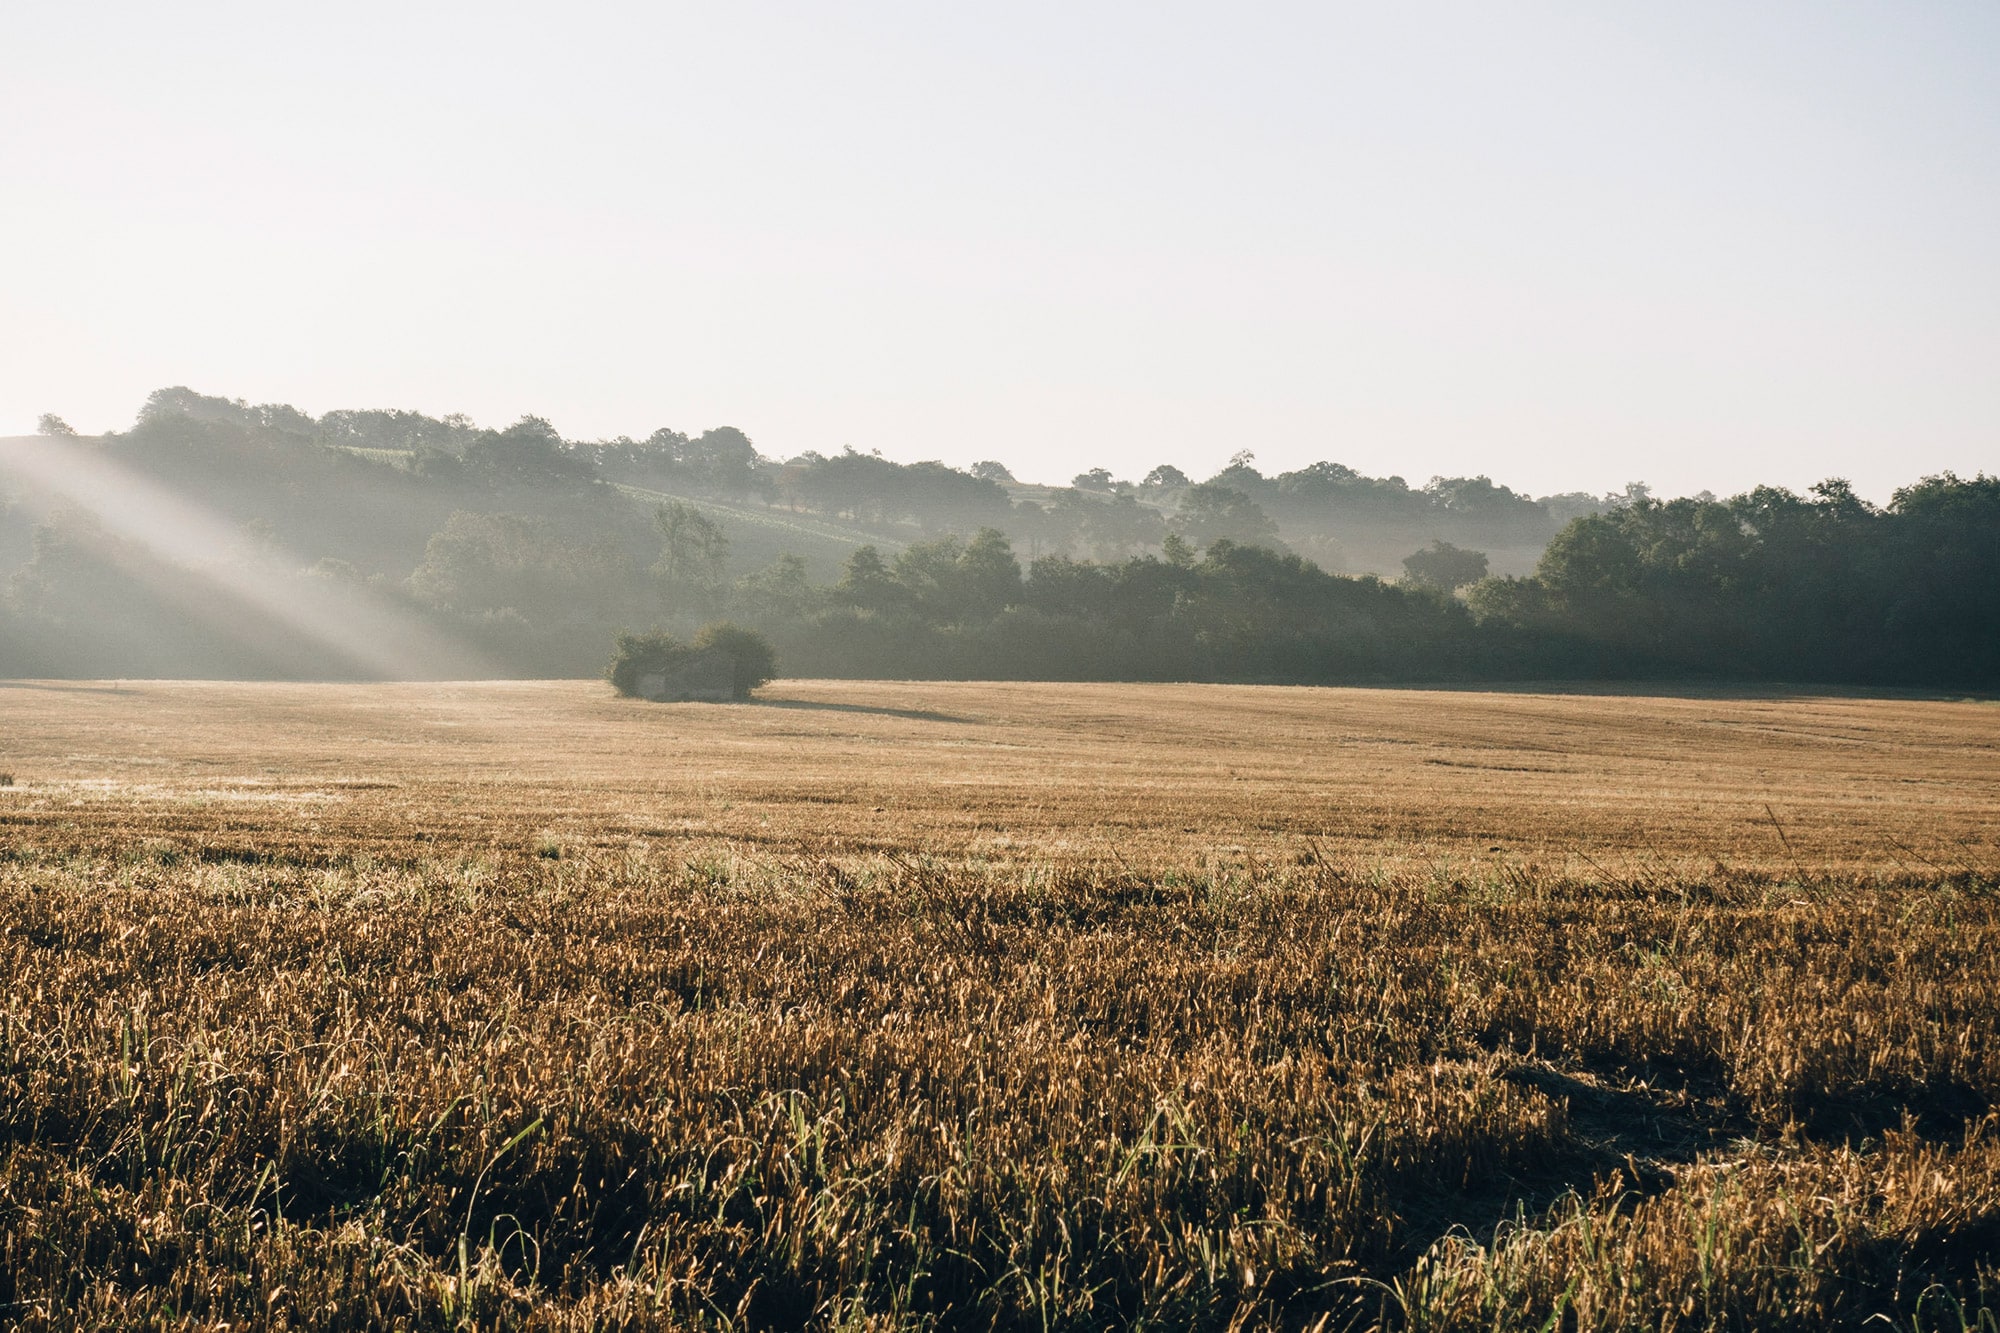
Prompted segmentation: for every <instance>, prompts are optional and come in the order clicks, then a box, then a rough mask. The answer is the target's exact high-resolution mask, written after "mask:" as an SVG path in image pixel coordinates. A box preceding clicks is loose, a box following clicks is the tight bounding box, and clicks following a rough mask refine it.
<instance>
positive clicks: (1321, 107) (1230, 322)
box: [0, 0, 2000, 500]
mask: <svg viewBox="0 0 2000 1333" xmlns="http://www.w3.org/2000/svg"><path fill="white" fill-rule="evenodd" d="M0 50H4V51H5V52H6V53H7V54H6V74H5V77H4V78H0V435H9V434H17V433H25V432H27V431H29V430H32V429H33V428H34V424H35V421H36V418H37V417H38V415H39V414H41V413H43V412H53V413H56V414H58V415H60V416H62V417H64V418H65V419H66V420H68V421H69V422H70V423H71V424H73V425H74V426H75V427H76V428H78V429H79V430H82V431H84V432H86V433H94V432H97V431H102V430H108V429H122V428H124V427H126V426H128V425H129V424H130V423H131V421H132V419H133V417H134V416H135V414H136V413H137V410H138V408H139V406H140V404H141V403H142V402H143V401H144V399H145V396H146V395H147V394H148V393H149V392H151V391H152V390H153V389H156V388H160V387H163V386H167V385H176V384H185V385H188V386H189V387H192V388H194V389H197V390H199V391H201V392H204V393H214V394H222V395H225V396H228V397H241V398H247V399H249V400H251V401H253V402H285V403H290V404H293V405H294V406H297V407H299V408H302V409H304V410H306V411H309V412H313V413H320V412H324V411H327V410H330V409H333V408H337V407H402V408H413V409H417V410H421V411H425V412H428V413H432V414H434V415H441V414H444V413H449V412H463V413H466V414H468V415H470V416H471V417H472V418H473V419H474V420H476V421H478V422H480V423H482V424H486V425H496V426H497V425H505V424H506V423H508V422H510V421H512V420H514V419H516V418H518V417H519V416H521V415H523V414H526V413H533V414H536V415H539V416H543V417H546V418H548V419H549V420H550V421H552V422H553V423H554V424H555V426H556V427H557V428H558V429H559V430H560V431H561V432H562V433H563V434H564V435H565V436H568V437H570V438H605V437H611V436H616V435H620V434H629V435H634V436H642V435H645V434H647V433H650V432H651V431H652V430H654V429H656V428H658V427H661V426H670V427H673V428H675V429H679V430H686V431H699V430H702V429H705V428H707V427H710V426H714V425H720V424H731V425H735V426H739V427H741V428H742V429H743V430H745V431H747V432H748V433H749V434H750V436H751V437H752V439H753V440H755V441H756V443H757V446H758V448H759V449H760V450H761V451H762V452H764V453H766V454H769V455H772V456H777V457H789V456H792V455H794V454H797V453H799V452H802V451H804V450H807V449H817V450H820V451H822V452H831V451H835V450H838V449H840V448H841V447H843V446H847V445H852V446H854V447H856V448H859V449H863V450H868V449H879V450H881V451H882V452H883V453H884V454H886V455H888V456H889V457H891V458H897V459H902V460H905V461H913V460H916V459H920V458H939V459H943V460H945V461H947V462H951V463H955V464H959V465H961V466H963V465H967V464H970V463H972V462H973V461H975V460H979V459H987V458H993V459H998V460H1000V461H1002V462H1005V463H1006V464H1007V465H1008V466H1009V467H1011V468H1012V469H1013V470H1014V472H1015V473H1016V475H1018V476H1020V477H1022V478H1023V479H1035V480H1048V481H1058V482H1063V481H1067V479H1068V478H1069V476H1070V475H1071V474H1073V473H1075V472H1078V471H1081V470H1083V469H1084V468H1086V467H1093V466H1104V467H1108V468H1110V469H1111V470H1112V471H1113V472H1114V473H1115V474H1116V475H1118V476H1121V477H1129V478H1133V479H1136V478H1138V477H1140V476H1142V475H1143V474H1144V473H1145V472H1146V471H1147V470H1149V469H1150V468H1151V467H1153V466H1154V465H1156V464H1159V463H1173V464H1174V465H1176V466H1178V467H1180V468H1182V469H1184V470H1185V471H1187V472H1189V473H1191V474H1193V475H1196V476H1205V475H1208V474H1210V473H1212V472H1214V471H1215V470H1217V469H1218V468H1219V467H1221V466H1222V465H1223V464H1224V463H1225V462H1226V461H1227V459H1228V458H1229V457H1230V456H1231V455H1232V454H1234V453H1236V452H1238V451H1240V450H1249V451H1251V452H1252V453H1253V454H1254V455H1255V458H1256V463H1257V466H1259V467H1260V468H1261V469H1262V470H1263V471H1265V472H1267V473H1272V472H1279V471H1284V470H1287V469H1290V468H1295V467H1299V466H1303V465H1304V464H1306V463H1309V462H1312V461H1315V460H1319V459H1330V460H1333V461H1336V462H1342V463H1346V464H1347V465H1349V466H1351V467H1355V468H1358V469H1360V470H1361V471H1363V472H1367V473H1370V474H1373V475H1391V474H1394V475H1401V476H1405V477H1407V478H1408V479H1409V480H1410V481H1411V482H1412V484H1421V483H1422V482H1423V481H1425V480H1426V479H1428V478H1429V477H1431V476H1433V475H1447V476H1450V475H1473V474H1480V473H1484V474H1488V475H1491V476H1492V477H1494V478H1495V479H1496V480H1498V481H1501V482H1503V483H1506V484H1509V485H1512V486H1514V487H1515V488H1516V489H1519V490H1522V491H1526V492H1529V493H1532V494H1537V495H1541V494H1549V493H1555V492H1566V491H1577V490H1582V491H1590V492H1596V493H1601V492H1605V491H1609V490H1615V489H1620V488H1622V487H1623V486H1624V484H1625V483H1627V482H1630V481H1634V480H1642V481H1645V482H1647V483H1649V484H1650V485H1651V486H1652V487H1653V488H1654V490H1655V491H1656V493H1661V494H1688V493H1693V492H1695V491H1698V490H1704V489H1706V490H1713V491H1715V492H1718V493H1722V494H1728V493H1732V492H1735V491H1739V490H1742V489H1745V488H1747V487H1749V486H1751V485H1754V484H1758V483H1765V482H1768V483H1774V484H1780V485H1788V486H1792V487H1794V488H1803V487H1805V486H1807V485H1810V484H1811V483H1812V482H1814V481H1817V480H1819V479H1821V478H1823V477H1828V476H1844V477H1847V478H1849V479H1851V480H1852V481H1853V482H1854V483H1855V484H1856V486H1857V487H1858V488H1859V489H1860V490H1861V491H1862V493H1863V494H1865V495H1869V496H1871V497H1872V498H1875V499H1877V500H1886V499H1887V498H1888V496H1889V494H1890V492H1892V491H1893V489H1894V488H1895V487H1896V486H1899V485H1903V484H1906V483H1908V482H1910V481H1913V480H1915V479H1916V478H1917V477H1919V476H1922V475H1925V474H1929V473H1935V472H1938V471H1942V470H1945V469H1953V470H1956V471H1958V472H1959V473H1961V474H1967V475H1969V474H1971V473H1975V472H1978V471H1980V470H1982V469H1984V470H1987V471H2000V4H1994V3H1991V0H1938V2H1937V3H1921V2H1919V0H1895V2H1894V3H1890V2H1888V0H1884V2H1882V3H1847V2H1845V0H1815V2H1814V3H1810V4H1806V3H1783V2H1782V0H1772V2H1771V3H1759V4H1755V5H1745V4H1742V3H1734V2H1732V3H1722V2H1718V0H1677V3H1674V4H1654V5H1639V4H1627V3H1615V4H1606V3H1601V2H1592V3H1581V2H1579V3H1570V4H1550V3H1535V2H1534V0H1522V2H1520V3H1507V4H1493V3H1490V2H1487V0H1481V2H1478V3H1472V2H1468V3H1424V2H1423V0H1417V2H1415V3H1398V4H1394V5H1386V4H1376V3H1370V4H1339V3H1312V4H1279V3H1270V4H1245V5H1228V6H1225V5H1220V4H1210V5H1199V6H1197V5H1187V4H1175V3H1147V4H1137V3H1133V4H1122V3H1080V2H1079V0H1069V2H1068V3H1061V4H1055V3H1041V2H1040V0H1016V2H1014V3H1008V4H1005V5H1000V4H985V3H953V4H946V5H939V4H934V3H931V4H919V3H908V4H891V3H876V2H875V0H853V2H852V3H843V4H837V5H836V4H817V5H813V4H804V3H798V2H797V0H792V2H790V3H765V2H763V0H737V2H735V3H731V4H727V5H715V4H704V5H679V4H657V3H647V4H637V3H633V4H624V3H571V4H566V5H562V6H556V5H537V6H529V5H520V4H509V3H504V2H498V0H489V2H487V3H481V4H476V5H475V4H426V3H397V4H375V3H368V2H367V0H362V2H359V3H343V4H340V5H321V6H310V7H308V6H298V5H274V4H270V3H268V0H263V2H261V3H256V4H249V3H241V4H239V3H219V2H217V0H182V2H181V3H177V4H174V5H160V4H156V3H145V4H129V3H103V4H96V5H90V6H82V5H53V4H40V5H13V6H8V7H7V9H6V11H5V12H4V14H0Z"/></svg>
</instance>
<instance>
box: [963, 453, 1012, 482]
mask: <svg viewBox="0 0 2000 1333" xmlns="http://www.w3.org/2000/svg"><path fill="white" fill-rule="evenodd" d="M972 475H973V476H975V477H977V478H979V479H980V480H981V481H1012V480H1014V474H1013V473H1011V472H1009V471H1008V470H1007V465H1006V464H1005V463H996V462H994V461H993V460H992V459H990V458H982V459H981V460H979V461H978V462H977V463H974V464H973V465H972Z"/></svg>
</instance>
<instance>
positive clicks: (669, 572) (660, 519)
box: [653, 500, 729, 595]
mask: <svg viewBox="0 0 2000 1333" xmlns="http://www.w3.org/2000/svg"><path fill="white" fill-rule="evenodd" d="M653 519H654V522H655V523H656V524H658V526H659V529H660V537H661V541H662V544H661V548H660V559H659V562H658V563H657V564H655V565H654V566H653V573H654V574H656V575H658V576H659V577H660V578H661V579H663V580H665V581H666V583H667V585H668V586H669V587H670V588H671V589H673V590H675V591H692V592H696V593H700V594H704V595H706V594H710V593H712V592H713V591H714V590H715V589H716V588H717V587H718V586H720V584H721V583H722V570H723V565H724V563H725V562H726V561H727V560H728V559H729V538H728V536H727V535H725V534H724V533H723V531H722V525H721V524H720V523H717V522H716V521H715V520H714V519H712V518H710V517H709V516H708V515H706V514H704V513H702V512H701V511H700V510H699V509H696V508H695V507H694V506H693V505H688V504H682V503H681V502H680V501H678V500H676V501H674V502H673V503H671V504H664V505H661V506H660V507H659V509H658V510H656V511H655V512H654V514H653Z"/></svg>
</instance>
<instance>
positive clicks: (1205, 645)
mask: <svg viewBox="0 0 2000 1333" xmlns="http://www.w3.org/2000/svg"><path fill="white" fill-rule="evenodd" d="M64 430H65V428H63V427H62V423H61V422H60V421H59V420H58V419H56V418H54V417H49V418H47V419H45V420H44V422H43V431H42V434H41V435H40V436H39V437H37V438H36V439H34V440H25V439H24V440H17V441H11V442H6V443H4V444H0V588H4V593H0V674H4V675H13V676H24V675H68V676H82V677H102V676H119V675H130V676H144V675H221V676H234V675H247V676H303V677H318V676H348V675H379V674H412V675H462V674H515V675H531V676H533V675H569V676H594V675H596V674H598V672H599V671H600V670H601V669H602V665H603V661H604V658H605V656H606V654H607V652H608V651H609V648H610V645H611V643H612V641H613V639H614V637H615V636H616V635H617V634H618V633H619V632H621V631H623V632H628V633H638V632H641V631H646V630H659V631H662V632H665V633H670V634H680V635H686V634H690V633H692V632H693V631H694V629H695V628H696V627H697V626H699V625H700V624H702V623H704V622H707V621H709V620H713V619H716V618H718V617H728V618H730V619H732V620H735V621H738V622H740V623H741V624H743V625H745V626H746V627H749V628H752V629H755V630H757V631H759V632H761V633H763V634H764V635H766V636H767V637H768V638H769V640H770V641H771V642H772V643H774V644H775V645H776V646H777V649H778V651H779V652H780V653H781V654H782V656H783V658H784V660H785V662H786V664H787V670H788V672H790V673H791V674H794V675H802V676H811V675H857V676H859V675H865V676H900V677H908V676H939V677H951V676H988V677H1043V678H1065V679H1080V678H1126V679H1201V680H1206V679H1214V680H1269V681H1299V682H1332V681H1357V680H1391V679H1404V680H1446V679H1475V678H1504V677H1517V678H1518V677H1535V676H1540V677H1590V676H1704V677H1716V678H1761V679H1784V680H1802V681H1804V680H1812V681H1854V682H1868V683H1904V684H1936V685H1949V686H1953V687H1960V686H1964V687H1974V686H1980V687H1984V686H1990V685H1992V684H1994V683H1995V682H1996V681H2000V537H1996V535H1995V534H2000V479H1995V478H1990V477H1986V476H1983V475H1982V476H1979V477H1975V478H1971V479H1961V478H1958V477H1954V476H1950V475H1945V476H1940V477H1932V478H1926V479H1922V480H1919V481H1916V482H1914V483H1913V484H1912V485H1910V486H1908V487H1906V488H1904V489H1903V490H1901V491H1899V492H1897V494H1896V496H1895V497H1894V499H1893V500H1892V501H1891V502H1890V504H1889V505H1888V506H1886V507H1884V508H1877V507H1874V506H1872V505H1870V504H1868V503H1867V502H1865V501H1864V500H1862V499H1861V498H1860V497H1858V496H1857V495H1855V494H1854V492H1853V491H1852V489H1851V488H1849V487H1848V486H1847V485H1846V484H1845V483H1843V482H1840V481H1838V480H1832V481H1828V482H1824V483H1822V484H1821V485H1819V486H1817V487H1814V488H1813V489H1812V491H1811V492H1810V493H1809V494H1807V495H1803V496H1801V495H1796V494H1793V493H1792V492H1789V491H1785V490H1780V489H1775V488H1768V487H1766V488H1759V489H1757V490H1754V491H1752V492H1749V493H1747V494H1744V495H1741V496H1736V497H1732V498H1728V499H1716V498H1714V497H1709V496H1702V497H1695V498H1688V499H1673V500H1659V499H1655V498H1654V497H1652V496H1651V495H1650V494H1649V493H1648V492H1647V491H1646V490H1645V488H1644V487H1642V486H1638V485H1636V484H1635V485H1634V486H1632V487H1628V488H1627V489H1626V490H1625V491H1624V492H1622V493H1620V494H1617V495H1615V496H1609V497H1591V496H1587V495H1578V494H1573V495H1558V496H1549V497H1544V498H1542V499H1533V498H1530V497H1527V496H1524V495H1520V494H1518V493H1516V492H1514V491H1512V490H1510V489H1509V488H1507V487H1506V486H1504V485H1501V484H1499V483H1496V482H1494V481H1493V480H1491V479H1490V478H1488V477H1484V476H1480V477H1470V478H1465V477H1460V478H1434V479H1432V480H1431V481H1430V482H1428V483H1426V484H1425V485H1423V486H1419V487H1413V486H1411V485H1409V484H1408V483H1407V482H1405V481H1404V480H1403V479H1401V478H1398V477H1389V478H1374V477H1368V476H1364V475H1362V474H1360V473H1358V472H1356V471H1354V470H1353V469H1351V468H1348V467H1345V466H1343V465H1341V464H1338V463H1333V462H1321V463H1315V464H1313V465H1311V466H1309V467H1306V468H1301V469H1298V470H1296V471H1292V472H1285V473H1280V474H1277V475H1275V476H1266V475H1265V474H1263V473H1262V472H1261V471H1259V469H1258V468H1257V466H1256V460H1255V457H1254V455H1252V454H1250V453H1249V452H1247V451H1239V452H1238V453H1237V454H1236V455H1234V456H1233V457H1232V458H1231V459H1230V460H1229V462H1228V464H1227V465H1226V466H1224V467H1223V468H1221V469H1220V470H1218V471H1217V472H1216V473H1215V475H1213V476H1211V477H1208V478H1206V479H1202V480H1194V479H1191V478H1189V477H1188V476H1187V475H1186V474H1185V473H1184V472H1182V471H1180V470H1179V469H1177V468H1175V467H1173V466H1172V465H1169V464H1162V465H1160V466H1158V467H1155V468H1153V469H1152V470H1151V471H1149V472H1148V473H1147V474H1146V475H1145V476H1144V477H1143V478H1142V479H1141V480H1140V481H1138V482H1136V483H1133V482H1128V481H1123V480H1120V479H1119V478H1117V477H1114V476H1112V475H1111V474H1110V473H1109V471H1108V470H1106V469H1102V468H1093V469H1086V470H1085V471H1083V472H1081V473H1079V474H1078V476H1077V477H1076V478H1075V479H1074V480H1075V482H1076V484H1074V485H1071V486H1055V487H1051V486H1040V485H1033V484H1028V483H1023V482H1020V481H1017V480H1015V479H1014V477H1013V474H1012V473H1011V472H1010V471H1009V469H1008V468H1007V467H1006V466H1005V465H1004V464H1003V463H1001V462H999V461H997V460H985V461H983V462H981V463H979V464H977V465H975V466H974V467H973V468H971V469H959V468H954V467H950V466H947V465H946V464H944V463H941V462H937V461H923V462H917V463H910V464H904V463H898V462H895V461H893V460H890V459H886V458H883V457H881V456H880V455H878V454H874V453H864V452H861V451H859V450H855V449H851V448H850V449H844V450H842V451H840V452H839V453H835V454H830V455H822V454H817V453H807V454H802V455H799V456H797V457H795V458H792V459H789V460H774V459H768V458H764V457H762V456H761V455H759V454H758V453H757V451H756V448H755V445H754V443H753V442H752V441H751V439H750V438H749V437H748V436H747V435H746V434H745V433H744V432H743V431H741V430H739V429H737V428H734V427H729V426H719V427H714V428H710V429H706V430H702V431H700V432H698V433H686V432H681V431H677V430H673V429H667V428H661V429H657V430H654V431H652V432H651V433H649V434H647V435H646V436H645V437H644V438H643V439H641V438H634V437H619V438H618V439H614V440H608V441H577V440H566V439H564V438H562V436H561V435H560V434H559V433H558V432H557V431H556V430H555V428H554V427H553V426H551V425H550V423H549V422H547V421H545V420H542V419H540V418H536V417H524V418H522V419H521V420H520V421H517V422H515V423H513V424H512V425H509V426H507V427H505V428H503V429H481V428H479V427H477V426H476V425H474V424H473V423H472V422H470V421H468V420H466V419H465V418H463V417H443V418H432V417H427V416H424V415H422V414H420V413H414V412H405V411H378V410H361V411H337V412H329V413H327V414H325V415H324V416H321V417H318V418H314V417H312V416H310V415H308V414H306V413H303V412H300V411H298V410H296V409H294V408H291V407H288V406H284V405H281V404H263V405H251V404H248V403H245V402H242V401H239V400H228V399H222V398H215V397H209V396H206V395H202V394H198V393H194V392H192V391H190V390H188V389H184V388H172V389H163V390H161V391H159V392H158V393H155V394H153V395H152V396H151V397H150V398H149V399H148V400H147V402H146V405H145V407H144V408H143V410H142V411H141V413H140V415H139V419H138V420H137V422H135V424H134V425H133V427H132V429H130V430H128V431H125V432H122V433H119V434H115V435H109V436H105V437H101V438H84V437H78V436H75V435H74V434H73V433H68V434H66V433H64ZM1387 574H1395V575H1396V576H1397V577H1396V578H1395V579H1394V581H1390V580H1389V579H1386V578H1384V577H1381V576H1382V575H1387ZM357 625H366V626H367V627H368V628H367V630H366V632H365V633H364V632H359V631H357V629H356V626H357Z"/></svg>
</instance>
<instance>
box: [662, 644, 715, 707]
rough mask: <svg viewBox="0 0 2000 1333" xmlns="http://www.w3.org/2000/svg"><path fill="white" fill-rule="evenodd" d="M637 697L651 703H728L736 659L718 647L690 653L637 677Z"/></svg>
mask: <svg viewBox="0 0 2000 1333" xmlns="http://www.w3.org/2000/svg"><path fill="white" fill-rule="evenodd" d="M638 684H639V689H638V695H639V697H640V698H641V699H651V700H652V701H653V702H654V703H683V702H686V701H688V700H700V701H702V702H704V703H728V702H729V701H730V700H731V699H734V698H735V697H736V659H735V658H734V657H732V656H730V655H729V654H728V653H725V652H723V651H722V650H721V649H719V648H708V649H704V650H703V651H701V652H698V653H694V654H691V655H690V656H688V657H684V658H682V659H681V660H680V661H678V662H676V663H674V664H673V665H672V666H671V667H668V668H667V669H666V670H665V671H644V672H641V673H640V674H639V682H638Z"/></svg>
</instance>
